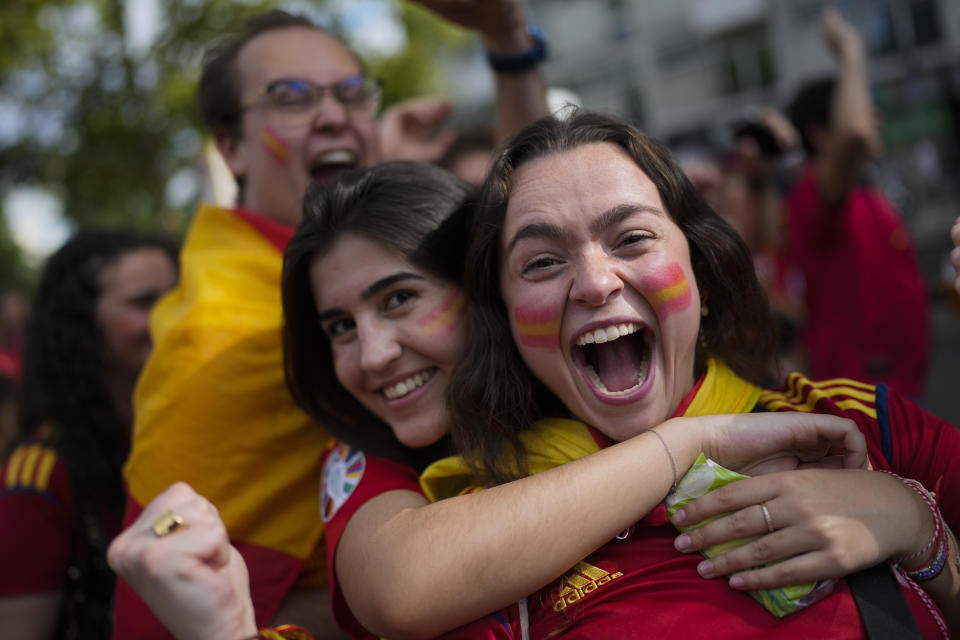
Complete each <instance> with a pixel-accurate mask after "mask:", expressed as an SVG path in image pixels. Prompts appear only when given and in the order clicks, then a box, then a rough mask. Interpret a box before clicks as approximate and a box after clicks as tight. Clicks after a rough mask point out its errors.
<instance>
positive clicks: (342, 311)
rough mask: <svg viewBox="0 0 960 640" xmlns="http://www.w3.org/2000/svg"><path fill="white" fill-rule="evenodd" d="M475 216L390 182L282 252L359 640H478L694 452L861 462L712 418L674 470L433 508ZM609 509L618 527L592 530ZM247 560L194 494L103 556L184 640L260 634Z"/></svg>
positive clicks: (772, 428) (335, 195) (319, 202)
mask: <svg viewBox="0 0 960 640" xmlns="http://www.w3.org/2000/svg"><path fill="white" fill-rule="evenodd" d="M471 211H472V209H471V191H470V190H469V189H468V188H467V187H466V185H465V184H464V183H462V182H461V181H459V180H457V179H456V178H455V177H453V176H452V175H451V174H448V173H446V172H444V171H442V170H440V169H437V168H435V167H429V166H426V165H416V164H410V163H392V164H384V165H379V166H377V167H373V168H370V169H366V170H362V171H356V172H349V173H345V174H343V175H342V176H341V177H340V179H339V180H338V181H337V182H336V183H335V184H334V185H332V186H331V187H330V188H328V189H324V188H320V187H313V188H311V189H310V190H309V191H308V193H307V196H306V199H305V214H304V220H303V223H302V224H301V226H300V228H299V229H298V231H297V233H296V235H295V236H294V238H293V239H292V240H291V242H290V243H289V245H288V247H287V251H286V256H285V267H284V278H283V301H284V316H285V334H284V338H285V340H284V342H285V354H284V355H285V363H286V370H287V376H288V381H289V384H290V387H291V390H292V392H293V394H294V396H295V397H296V398H297V399H298V402H299V403H300V404H301V405H302V406H303V407H304V408H305V409H306V410H307V412H308V413H310V414H311V415H312V416H314V417H315V418H316V419H317V420H318V421H320V422H321V423H322V424H324V426H325V427H326V428H328V429H329V430H330V431H331V432H333V433H335V434H336V435H337V436H338V437H339V438H341V439H342V440H343V442H345V443H346V444H342V445H339V446H337V447H335V448H333V449H332V450H331V451H330V452H328V454H327V456H326V461H325V465H324V481H323V489H322V504H321V509H322V513H323V516H324V519H325V520H326V530H327V545H328V557H329V562H330V568H331V592H332V594H333V598H334V612H335V615H336V616H337V621H338V623H339V624H340V625H341V626H342V627H343V628H344V629H345V630H346V631H347V632H348V633H349V634H350V635H351V636H352V637H357V638H369V637H371V633H370V632H371V631H372V632H375V633H377V634H378V635H381V636H388V637H405V636H410V635H416V636H433V635H438V634H441V633H443V632H447V631H449V630H450V629H453V628H454V627H457V626H458V625H463V624H465V623H468V622H470V621H471V620H475V619H477V618H481V619H480V620H478V621H477V622H476V623H475V624H472V625H468V626H466V627H463V628H460V629H457V630H455V631H453V632H451V633H452V635H451V636H450V637H472V636H473V634H474V633H484V632H485V631H484V630H486V629H488V628H489V626H490V625H491V624H493V625H497V624H499V623H498V622H497V619H496V618H495V617H493V616H489V615H487V616H486V617H483V616H485V615H486V614H488V613H489V612H491V611H494V610H496V609H497V608H499V607H501V606H504V605H506V604H508V603H510V602H514V601H516V600H517V599H518V598H521V597H522V596H524V595H526V594H527V593H529V592H531V591H533V590H535V589H536V588H538V587H539V586H542V585H543V584H544V583H546V582H549V581H550V580H552V579H554V578H555V577H556V576H558V575H560V574H562V573H563V572H564V571H565V570H566V569H568V568H569V567H570V566H571V565H573V564H575V563H576V562H577V561H578V560H579V559H581V558H582V557H583V556H584V555H586V554H587V553H589V552H590V551H592V550H594V549H596V548H597V547H598V546H600V545H602V544H603V543H604V542H605V541H606V540H607V539H609V538H610V537H612V536H613V535H616V533H617V532H618V531H621V530H622V529H623V528H625V527H626V526H628V525H629V524H630V523H631V522H633V521H634V520H636V519H637V518H639V517H640V516H642V514H643V513H645V512H646V511H648V510H649V509H651V508H653V507H654V506H655V505H656V504H657V503H658V502H659V500H661V499H662V498H663V496H664V495H665V494H666V492H667V490H668V489H669V486H670V485H669V482H664V481H663V479H664V478H666V477H667V476H668V475H671V474H672V468H673V465H674V464H676V465H678V467H679V468H680V469H681V470H683V469H686V468H687V467H689V466H690V464H691V463H692V462H693V460H694V458H695V457H696V455H697V453H699V451H700V450H701V449H704V450H706V451H708V452H710V454H711V455H712V456H713V457H716V458H718V459H721V460H723V461H724V462H725V463H726V464H729V465H730V466H736V467H747V466H748V465H749V464H750V463H752V462H754V461H755V460H757V459H760V460H761V461H764V462H770V460H768V459H767V458H768V457H771V456H770V454H771V452H775V451H781V450H787V451H788V453H785V454H783V455H784V457H787V458H790V459H791V460H792V459H794V456H795V455H796V454H797V452H799V451H801V450H805V451H807V452H808V453H813V454H815V455H819V454H822V453H823V451H824V450H827V449H829V445H830V444H835V445H836V446H837V447H838V448H840V449H842V448H843V445H844V444H846V445H847V450H850V451H853V452H854V453H856V452H858V451H859V453H860V454H862V445H863V441H862V438H859V434H857V433H856V432H855V431H854V430H852V425H850V424H849V423H846V422H845V421H838V420H832V419H822V418H818V419H814V420H809V419H806V418H804V419H802V420H796V419H793V420H791V419H790V418H784V419H781V420H776V419H775V420H772V421H771V420H770V418H769V417H764V416H749V417H746V418H744V419H738V420H729V419H727V417H725V416H709V417H704V418H698V419H694V420H687V421H684V420H678V421H669V422H668V423H666V424H664V425H662V426H661V427H659V428H658V431H659V433H661V434H662V437H663V438H665V439H666V441H667V442H670V443H671V446H672V447H673V449H674V452H675V455H676V456H677V457H676V458H675V459H671V458H669V457H668V456H666V455H665V454H664V450H663V448H662V445H661V443H660V442H659V441H657V440H656V439H655V438H653V437H650V436H646V435H644V436H641V437H638V438H634V439H631V440H628V441H627V442H624V443H622V444H620V445H618V446H615V447H610V448H609V449H608V450H606V451H604V452H602V453H601V455H599V456H597V457H596V458H590V459H585V460H582V461H579V463H575V464H571V465H568V466H566V467H564V468H562V469H555V470H552V471H549V472H546V473H543V474H540V475H538V476H535V477H531V478H527V479H524V480H522V481H518V482H516V483H511V484H510V485H505V486H501V487H496V488H493V489H490V490H489V491H483V492H480V493H478V494H476V495H466V496H461V497H458V498H455V499H451V500H445V501H442V502H439V503H436V504H428V500H427V498H425V497H424V495H423V494H422V492H421V489H420V487H419V485H418V482H417V475H418V472H419V470H421V469H422V468H423V466H424V465H425V464H426V463H428V462H430V461H432V460H435V459H436V458H438V457H439V456H440V455H443V454H444V453H445V452H447V443H446V434H447V432H448V431H449V429H450V420H449V415H448V413H447V411H446V401H445V396H446V395H447V394H446V391H447V384H448V380H449V378H450V375H451V373H452V370H453V368H454V366H455V365H456V363H457V362H458V361H459V360H460V358H461V355H462V350H463V347H464V342H465V341H466V340H467V335H466V333H465V327H464V326H463V323H462V321H461V320H462V318H463V313H464V300H463V298H462V296H461V292H460V286H459V282H460V280H461V277H462V256H463V255H464V247H465V243H466V238H467V234H466V227H467V224H468V223H469V215H470V213H471ZM520 418H521V416H518V419H520ZM793 418H796V416H794V417H793ZM801 433H802V434H804V435H803V436H802V437H801V436H800V435H799V434H801ZM845 436H856V437H854V438H853V439H852V440H850V441H847V442H844V438H845ZM804 440H806V442H804ZM358 447H362V450H360V449H359V448H358ZM861 458H862V455H861ZM850 459H851V462H852V463H855V462H856V460H857V455H852V456H850ZM571 487H578V488H579V489H580V490H579V491H578V492H577V494H576V495H573V494H572V493H570V492H569V489H570V488H571ZM598 493H602V494H605V496H604V497H605V499H606V500H608V502H606V504H607V505H612V506H611V508H609V509H606V510H599V511H597V512H596V514H595V515H596V517H593V518H586V519H585V518H583V517H582V510H583V509H585V508H591V507H592V506H595V505H597V504H599V501H598V500H597V499H596V495H597V494H598ZM561 494H564V495H565V496H566V498H565V499H564V500H557V499H556V497H557V496H558V495H561ZM180 524H182V525H183V526H182V527H181V526H179V525H180ZM175 525H176V526H175ZM571 527H577V528H578V531H579V533H580V534H582V535H577V536H569V537H566V538H563V539H561V540H558V541H557V543H555V544H552V545H551V548H550V553H548V554H543V553H539V552H538V550H539V549H540V547H541V542H542V539H543V535H544V532H547V531H558V530H564V529H569V528H571ZM170 534H172V535H170ZM239 560H240V558H239V556H238V554H237V553H236V551H235V550H234V549H232V548H231V547H230V546H229V544H228V542H227V539H226V537H225V533H224V528H223V524H222V523H221V522H220V520H219V518H218V517H217V514H216V512H215V510H213V509H212V508H211V506H210V505H209V503H207V502H206V501H205V500H204V499H203V498H202V497H201V496H199V495H197V494H196V493H195V492H193V491H192V490H191V489H190V488H189V487H188V486H186V485H184V484H179V485H175V486H173V487H171V488H170V489H168V490H167V491H166V492H164V493H163V494H161V495H160V496H158V497H157V498H156V499H155V500H154V501H153V502H152V503H151V504H150V505H148V506H147V508H146V509H145V510H144V512H143V513H142V514H141V516H140V517H139V518H138V520H137V521H136V522H135V523H134V524H133V525H132V526H131V527H129V528H128V529H127V530H126V531H125V532H124V533H123V534H121V536H119V537H118V539H117V540H116V541H115V543H114V544H113V545H112V546H111V549H110V561H111V564H112V566H114V567H115V568H116V569H117V571H118V572H119V573H120V574H121V575H122V576H123V577H124V578H125V579H126V580H127V581H128V582H129V583H130V584H131V585H132V586H133V587H134V588H135V589H136V590H137V592H138V593H139V594H140V595H141V596H142V597H143V598H144V600H145V601H146V602H147V603H148V604H149V605H150V607H151V608H152V609H153V611H154V613H156V614H157V615H158V617H159V618H160V619H161V620H162V621H163V622H164V623H165V624H166V625H167V626H168V628H169V629H170V630H171V631H172V632H173V633H174V634H175V635H176V636H177V637H179V638H205V639H209V638H221V637H222V638H226V639H230V638H239V637H243V636H244V634H252V633H254V632H255V628H254V626H253V617H252V608H251V607H250V605H249V596H248V595H246V594H245V572H244V570H243V566H242V563H240V562H239Z"/></svg>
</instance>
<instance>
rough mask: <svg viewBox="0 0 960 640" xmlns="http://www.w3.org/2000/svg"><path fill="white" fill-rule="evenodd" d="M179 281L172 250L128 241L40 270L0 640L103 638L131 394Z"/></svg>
mask: <svg viewBox="0 0 960 640" xmlns="http://www.w3.org/2000/svg"><path fill="white" fill-rule="evenodd" d="M176 279H177V248H176V246H175V245H174V244H173V243H172V242H170V241H168V240H166V239H163V238H155V237H146V236H140V235H136V234H134V233H131V232H126V231H81V232H79V233H78V234H77V235H76V236H74V237H73V238H72V239H71V240H70V241H69V242H67V243H66V244H65V245H64V246H63V247H62V248H61V249H60V250H59V251H57V252H56V253H55V254H54V255H53V256H51V257H50V259H49V260H48V262H47V264H46V266H45V268H44V270H43V274H42V275H41V278H40V284H39V287H38V289H37V292H36V295H35V297H34V301H33V309H32V311H31V315H30V320H29V322H28V325H27V328H26V342H25V348H24V355H23V378H22V393H21V398H22V400H21V406H20V416H19V445H18V446H17V448H16V449H14V451H13V453H12V454H11V455H10V457H9V458H8V459H7V461H6V464H5V465H4V466H3V469H2V471H0V482H2V486H0V523H2V525H0V566H2V567H3V571H0V637H3V638H19V639H22V640H33V639H39V638H98V639H100V638H106V637H109V634H110V627H111V618H112V615H111V604H112V597H113V588H114V576H113V572H112V571H111V570H110V569H109V567H108V566H107V564H106V558H105V553H106V548H107V544H108V543H109V541H110V540H111V539H112V538H113V536H114V535H116V533H117V532H118V530H119V526H120V519H121V516H122V513H123V487H122V477H121V467H122V465H123V461H124V459H125V458H126V455H127V452H128V451H129V447H130V428H131V425H132V422H133V405H132V395H133V388H134V384H135V382H136V379H137V375H138V374H139V372H140V370H141V368H142V367H143V365H144V364H145V363H146V361H147V357H148V356H149V354H150V349H151V340H150V333H149V319H148V316H149V313H150V309H151V308H152V307H153V305H154V304H155V303H156V301H157V300H159V299H160V297H161V296H162V295H163V294H164V293H166V292H167V291H168V290H169V289H170V288H171V287H173V285H174V284H175V282H176Z"/></svg>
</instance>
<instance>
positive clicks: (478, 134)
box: [437, 126, 497, 189]
mask: <svg viewBox="0 0 960 640" xmlns="http://www.w3.org/2000/svg"><path fill="white" fill-rule="evenodd" d="M496 148H497V141H496V139H495V136H494V133H493V130H492V129H491V128H490V127H488V126H477V127H469V128H465V129H463V130H462V131H460V132H459V133H458V134H457V138H456V140H454V141H453V144H451V145H450V147H449V148H447V151H446V153H444V154H443V157H441V158H440V160H438V161H437V164H438V165H439V166H441V167H443V168H444V169H446V170H447V171H449V172H451V173H452V174H454V175H455V176H457V177H458V178H460V179H461V180H464V181H466V182H467V183H469V184H471V185H473V186H474V187H476V188H478V189H479V188H480V187H481V186H482V185H483V181H484V180H486V179H487V173H488V172H489V171H490V165H492V164H493V154H494V151H496Z"/></svg>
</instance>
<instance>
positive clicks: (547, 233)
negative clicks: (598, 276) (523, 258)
mask: <svg viewBox="0 0 960 640" xmlns="http://www.w3.org/2000/svg"><path fill="white" fill-rule="evenodd" d="M643 212H646V213H653V214H655V215H658V216H663V215H664V213H663V211H662V210H661V209H659V208H657V207H652V206H650V205H645V204H620V205H617V206H615V207H613V208H611V209H607V210H606V211H604V212H603V213H601V214H600V215H599V216H597V217H596V218H594V219H593V220H592V221H591V222H590V226H589V230H590V233H591V234H592V235H600V234H601V233H603V232H604V231H606V230H607V229H609V228H610V227H613V226H616V225H618V224H620V223H621V222H623V221H624V220H626V219H627V218H629V217H630V216H632V215H634V214H636V213H643ZM569 237H570V233H569V232H568V231H567V230H566V229H564V228H563V227H560V226H558V225H555V224H553V223H550V222H533V223H531V224H528V225H525V226H523V227H521V228H520V230H519V231H517V233H516V234H515V235H514V236H513V239H512V240H510V244H509V246H507V253H510V252H511V251H513V248H514V246H515V245H516V244H517V243H518V242H520V241H521V240H524V239H526V238H549V239H552V240H567V239H569Z"/></svg>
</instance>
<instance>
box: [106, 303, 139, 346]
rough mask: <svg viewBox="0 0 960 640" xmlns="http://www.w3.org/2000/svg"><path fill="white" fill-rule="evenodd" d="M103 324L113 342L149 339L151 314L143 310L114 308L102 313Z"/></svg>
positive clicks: (121, 342)
mask: <svg viewBox="0 0 960 640" xmlns="http://www.w3.org/2000/svg"><path fill="white" fill-rule="evenodd" d="M101 324H102V325H103V328H104V330H105V331H106V333H107V336H108V339H109V340H110V341H111V342H112V343H113V344H124V343H132V342H141V341H143V340H149V328H150V316H149V315H148V314H146V313H143V312H142V311H139V310H132V309H113V310H111V311H109V312H106V313H104V314H102V316H101Z"/></svg>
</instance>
